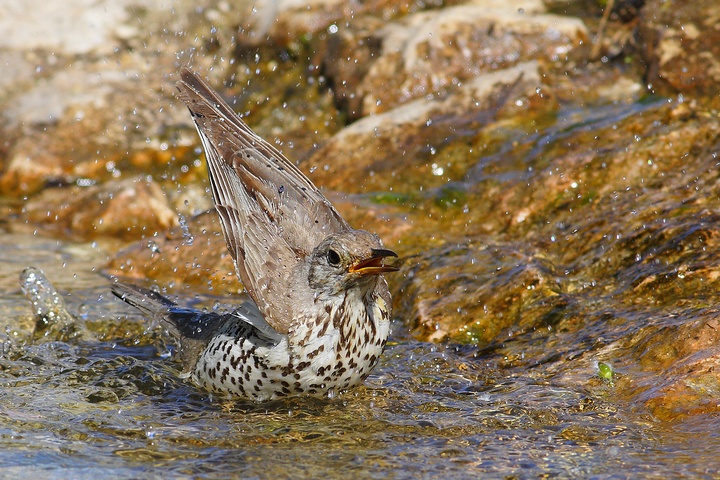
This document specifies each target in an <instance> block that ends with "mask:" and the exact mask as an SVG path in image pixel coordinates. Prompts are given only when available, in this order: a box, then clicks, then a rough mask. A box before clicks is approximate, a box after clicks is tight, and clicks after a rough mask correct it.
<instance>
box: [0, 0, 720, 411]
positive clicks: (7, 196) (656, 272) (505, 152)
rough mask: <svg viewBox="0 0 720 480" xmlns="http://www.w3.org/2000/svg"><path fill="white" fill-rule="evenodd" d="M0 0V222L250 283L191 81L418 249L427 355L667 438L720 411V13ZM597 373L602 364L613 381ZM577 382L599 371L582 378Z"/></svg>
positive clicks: (412, 289)
mask: <svg viewBox="0 0 720 480" xmlns="http://www.w3.org/2000/svg"><path fill="white" fill-rule="evenodd" d="M14 3H15V4H13V2H6V3H5V4H3V5H0V31H2V32H4V34H3V35H2V36H0V63H1V64H2V65H3V67H4V68H3V75H2V78H0V113H1V114H2V122H0V129H1V130H0V131H1V136H2V139H3V141H2V143H0V197H1V201H0V207H1V208H2V210H0V229H2V230H4V231H5V232H9V233H18V232H28V233H29V232H33V231H39V232H41V233H43V234H46V235H50V236H56V237H58V238H64V239H67V238H69V239H72V240H74V241H77V242H86V241H91V240H92V241H97V242H100V243H102V244H103V245H105V246H106V248H107V249H108V250H110V251H113V252H118V253H117V255H116V256H115V257H114V258H112V259H110V260H109V262H108V264H107V265H104V266H98V267H102V268H103V269H104V271H105V272H106V273H108V274H112V275H119V276H123V277H131V278H133V279H135V281H142V280H144V279H150V281H151V282H155V283H156V284H157V285H159V286H162V287H169V288H175V289H180V288H183V287H187V288H188V291H201V292H202V291H210V290H212V291H213V292H215V293H218V292H237V291H239V290H241V289H242V287H241V285H240V284H239V283H237V282H236V281H235V276H234V273H233V267H232V264H231V261H230V259H229V256H228V255H227V254H226V253H225V248H224V243H223V241H222V237H221V236H220V234H219V225H218V223H217V219H216V216H215V214H214V213H212V212H209V213H208V210H209V209H210V208H211V198H210V195H209V193H207V192H206V187H207V182H206V175H205V171H204V168H205V167H204V164H203V161H202V154H201V150H200V149H199V139H198V137H197V135H196V134H195V131H194V128H193V126H192V124H191V120H190V116H189V115H188V114H187V112H186V110H185V109H184V108H183V107H182V106H181V103H180V102H179V101H178V100H177V99H175V97H174V92H175V87H174V82H175V80H176V72H177V71H178V68H179V67H180V66H181V65H190V66H191V67H192V68H193V69H195V70H197V71H199V72H201V73H202V75H204V76H205V77H206V78H208V80H209V82H210V83H211V84H212V85H214V86H215V87H216V88H217V89H218V90H219V91H220V92H221V93H222V94H223V95H225V96H226V98H228V99H230V100H232V101H233V102H234V106H235V108H236V110H237V111H238V112H239V113H240V114H242V115H243V116H245V117H246V119H247V121H248V123H249V124H250V125H251V127H253V128H254V129H256V131H257V132H258V133H259V134H260V135H262V136H264V137H265V138H267V139H270V140H271V141H275V142H276V143H277V144H278V146H279V148H281V149H282V150H283V151H284V153H285V154H286V155H287V156H288V157H289V158H291V159H295V160H297V162H298V163H299V165H300V167H301V168H302V169H303V170H304V171H305V172H307V173H308V175H309V176H310V178H311V179H312V180H313V181H314V182H315V183H316V184H318V185H319V186H322V187H323V188H324V189H325V191H326V193H327V195H328V196H329V197H330V198H331V200H332V201H333V202H334V203H335V204H336V206H337V207H338V209H339V210H340V211H341V213H342V214H343V215H344V216H345V217H346V218H347V219H348V220H349V221H350V223H351V224H353V225H354V226H356V227H359V228H365V229H368V230H371V231H375V232H377V233H379V234H380V235H381V236H382V237H383V238H384V240H385V242H386V244H387V245H388V246H389V248H392V249H394V250H396V251H397V252H398V253H399V254H401V256H402V257H403V267H402V270H401V272H400V274H399V275H396V276H394V277H393V278H392V279H390V280H391V282H392V283H391V286H392V289H393V293H394V299H395V315H396V317H398V318H400V319H402V321H403V322H404V324H405V325H406V326H407V329H408V331H409V332H410V334H411V335H413V336H414V337H415V338H418V339H422V340H431V341H435V342H453V343H463V344H470V345H475V346H477V348H478V350H479V352H480V353H481V356H482V357H483V358H486V359H492V360H493V361H494V362H496V363H497V365H498V366H499V367H500V368H506V369H508V371H512V369H528V368H536V367H538V366H541V367H542V368H544V369H546V370H547V371H550V372H553V379H554V380H553V381H555V382H558V383H564V384H585V385H587V388H589V389H594V388H601V387H603V386H607V385H606V384H607V382H608V381H609V382H610V383H611V384H612V389H611V393H610V395H612V396H614V397H615V398H616V399H617V401H629V402H632V403H633V404H635V405H637V406H639V407H641V408H643V409H647V410H648V411H650V412H651V413H652V414H654V415H655V417H656V418H659V419H662V420H674V419H677V418H683V417H685V416H687V415H702V414H716V413H717V412H718V402H717V394H718V392H720V368H719V367H718V365H719V360H720V347H719V346H718V341H720V325H719V322H720V317H719V316H718V309H717V307H716V305H717V303H718V299H719V298H720V297H719V295H718V293H717V292H718V286H720V275H719V273H718V272H719V270H718V268H717V259H718V258H720V186H718V177H719V176H720V166H719V162H720V160H719V159H718V153H719V152H720V121H719V120H718V113H717V111H718V107H720V4H718V2H716V1H714V0H698V1H694V2H685V1H681V0H648V1H642V0H634V1H632V0H628V1H623V0H615V1H607V2H605V1H600V0H595V1H591V0H556V1H546V2H543V1H540V0H527V1H521V0H503V1H499V0H476V1H468V2H462V1H457V2H454V1H448V2H443V1H440V0H435V1H434V0H430V1H415V2H395V1H392V2H391V1H383V0H370V1H367V2H346V1H344V0H318V1H312V0H306V1H271V0H265V1H254V2H245V1H240V0H238V1H232V2H231V1H211V0H200V1H193V2H190V1H185V0H175V1H162V2H161V1H158V0H151V1H143V2H140V1H134V0H119V1H114V2H107V1H93V0H70V1H68V2H63V4H62V5H61V4H59V3H57V2H56V3H57V5H55V4H53V3H50V4H46V3H43V4H42V5H43V6H42V8H40V7H38V5H35V4H34V2H14ZM598 362H606V363H607V364H609V365H612V366H613V368H614V373H612V374H610V375H609V380H608V375H605V380H601V379H600V378H599V377H595V376H593V375H594V374H593V373H592V372H596V371H597V370H596V365H597V364H598ZM589 372H590V373H589Z"/></svg>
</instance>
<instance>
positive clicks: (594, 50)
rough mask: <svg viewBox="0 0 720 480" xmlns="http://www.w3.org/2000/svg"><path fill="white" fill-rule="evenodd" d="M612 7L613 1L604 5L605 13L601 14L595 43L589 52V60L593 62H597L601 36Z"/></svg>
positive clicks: (609, 0) (610, 0) (603, 33)
mask: <svg viewBox="0 0 720 480" xmlns="http://www.w3.org/2000/svg"><path fill="white" fill-rule="evenodd" d="M614 6H615V0H608V2H607V4H606V5H605V11H604V12H603V16H602V18H601V19H600V25H599V26H598V32H597V36H596V38H595V43H594V44H593V48H592V51H591V52H590V58H592V59H593V60H597V58H598V55H600V48H601V47H602V40H603V36H604V35H605V27H606V26H607V22H608V18H610V12H612V9H613V7H614Z"/></svg>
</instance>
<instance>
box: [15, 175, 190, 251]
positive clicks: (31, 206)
mask: <svg viewBox="0 0 720 480" xmlns="http://www.w3.org/2000/svg"><path fill="white" fill-rule="evenodd" d="M24 210H25V215H26V218H27V220H28V221H30V222H33V223H36V224H38V225H40V226H41V227H40V228H41V229H42V230H45V231H46V232H54V233H55V234H62V235H63V236H67V237H70V238H76V239H91V238H99V237H118V238H124V239H134V238H142V237H151V236H153V235H154V234H155V233H156V232H158V231H163V230H166V229H167V228H169V227H171V226H173V225H176V224H177V215H176V214H175V211H174V210H173V209H171V208H170V205H169V204H168V200H167V198H166V197H165V195H164V193H163V192H162V190H161V189H160V186H159V185H158V184H157V183H155V182H152V181H147V180H146V179H145V178H135V179H123V180H120V181H118V182H114V183H104V184H100V185H94V186H90V187H80V186H77V185H74V186H70V187H66V188H52V189H46V190H44V191H43V192H42V193H40V194H39V195H36V196H35V197H33V198H32V199H31V200H30V201H29V202H28V203H27V204H26V206H25V209H24Z"/></svg>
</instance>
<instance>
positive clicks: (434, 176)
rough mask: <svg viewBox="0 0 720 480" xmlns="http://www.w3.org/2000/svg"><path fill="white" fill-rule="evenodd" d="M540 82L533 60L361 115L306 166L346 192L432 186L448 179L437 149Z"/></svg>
mask: <svg viewBox="0 0 720 480" xmlns="http://www.w3.org/2000/svg"><path fill="white" fill-rule="evenodd" d="M540 83H541V81H540V74H539V71H538V65H537V64H536V63H532V62H531V63H527V64H520V65H517V66H515V67H512V68H509V69H507V70H501V71H498V72H493V73H490V74H486V75H481V76H479V77H477V78H475V79H472V80H470V81H468V82H466V83H465V84H464V85H463V86H461V87H459V88H456V89H453V90H452V91H450V92H449V93H448V95H447V96H445V97H442V98H437V99H419V100H415V101H413V102H410V103H408V104H406V105H403V106H401V107H398V108H395V109H393V110H390V111H388V112H385V113H382V114H378V115H372V116H369V117H366V118H363V119H361V120H358V121H357V122H355V123H353V124H351V125H350V126H349V127H347V128H345V129H343V130H341V131H340V132H339V133H338V134H337V135H335V136H334V137H332V138H331V139H330V140H329V141H328V142H327V143H325V144H324V145H323V146H322V147H321V148H320V149H319V150H318V151H316V152H315V153H314V154H313V156H312V157H310V158H309V159H308V160H307V161H306V162H305V165H308V166H309V168H310V170H311V172H312V173H311V178H312V179H313V181H315V182H316V183H317V184H318V185H322V186H324V187H328V188H331V189H334V190H340V191H345V192H358V191H364V190H370V191H391V190H392V188H393V185H403V184H404V183H405V182H406V181H412V182H413V183H417V182H418V181H419V182H420V184H421V185H422V186H423V188H426V189H427V188H430V187H432V186H435V185H437V184H440V183H445V182H446V181H447V180H445V179H444V176H443V175H442V174H440V175H438V173H440V170H438V168H440V169H442V168H443V167H439V166H438V165H435V166H433V164H434V160H433V156H434V155H435V154H436V153H437V150H440V149H442V148H443V147H447V146H452V144H453V140H458V141H459V142H462V141H463V137H464V135H465V132H467V131H468V130H478V129H480V127H481V126H482V125H484V124H487V123H488V122H489V121H491V120H492V119H494V118H495V115H496V113H497V111H498V109H500V108H502V107H503V106H504V105H505V103H506V102H509V101H510V99H513V100H514V99H516V98H518V97H525V96H533V95H535V92H536V89H537V88H538V85H540ZM457 168H458V169H460V170H461V169H462V168H463V167H462V166H459V167H457ZM410 179H412V180H410Z"/></svg>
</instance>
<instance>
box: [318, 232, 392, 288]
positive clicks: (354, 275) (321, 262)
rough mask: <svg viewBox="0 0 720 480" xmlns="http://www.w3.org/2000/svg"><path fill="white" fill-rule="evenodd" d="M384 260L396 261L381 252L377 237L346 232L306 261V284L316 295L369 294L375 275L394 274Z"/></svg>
mask: <svg viewBox="0 0 720 480" xmlns="http://www.w3.org/2000/svg"><path fill="white" fill-rule="evenodd" d="M387 257H397V254H396V253H395V252H393V251H391V250H387V249H385V248H383V244H382V241H380V238H378V236H377V235H373V234H371V233H369V232H366V231H364V230H348V231H345V232H341V233H336V234H333V235H330V236H328V237H327V238H325V240H323V241H322V242H321V243H320V245H318V246H317V247H315V250H313V252H312V254H311V255H310V257H309V262H310V265H309V270H308V283H309V285H310V287H311V288H312V289H314V290H315V291H316V292H317V293H318V295H323V294H324V295H336V294H338V293H340V292H342V291H345V290H348V289H351V288H360V289H362V290H365V291H364V292H363V293H366V292H367V291H370V290H372V289H373V288H374V287H375V285H377V282H378V279H379V277H378V276H379V275H381V274H383V273H388V272H396V271H397V270H398V268H397V267H395V266H393V265H385V263H384V260H385V259H386V258H387Z"/></svg>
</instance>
